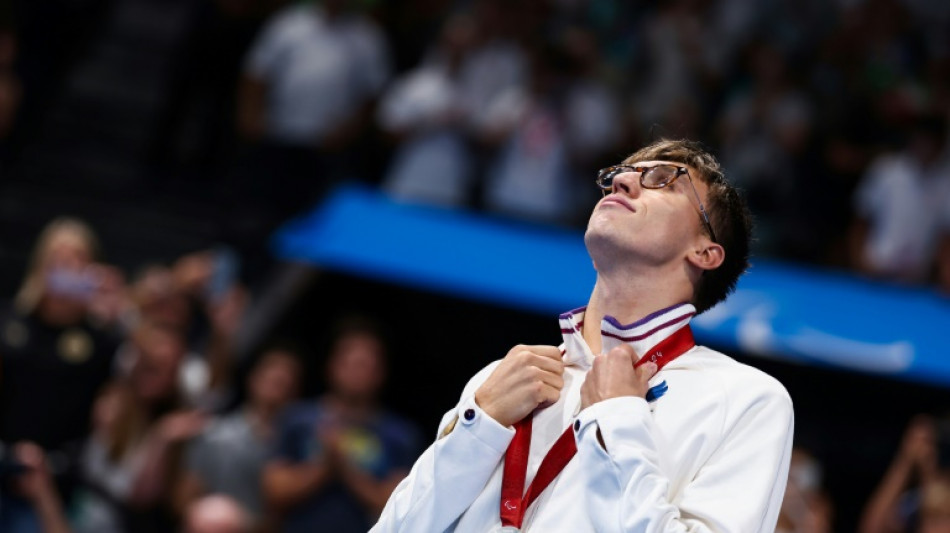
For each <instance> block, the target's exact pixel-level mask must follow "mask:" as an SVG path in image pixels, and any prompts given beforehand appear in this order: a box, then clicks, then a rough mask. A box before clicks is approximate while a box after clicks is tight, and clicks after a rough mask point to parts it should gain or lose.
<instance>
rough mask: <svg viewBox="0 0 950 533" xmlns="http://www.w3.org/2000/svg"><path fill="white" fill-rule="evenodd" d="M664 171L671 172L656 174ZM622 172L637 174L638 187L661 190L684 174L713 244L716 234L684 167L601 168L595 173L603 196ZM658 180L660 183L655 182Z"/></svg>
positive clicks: (691, 179) (625, 166)
mask: <svg viewBox="0 0 950 533" xmlns="http://www.w3.org/2000/svg"><path fill="white" fill-rule="evenodd" d="M660 169H665V170H672V172H669V173H668V174H666V175H665V176H664V173H661V172H656V171H657V170H660ZM624 172H639V173H640V186H641V187H643V188H645V189H662V188H663V187H666V186H667V185H669V184H670V183H673V182H674V181H676V178H678V177H680V176H682V175H683V174H686V178H687V179H688V180H689V186H690V188H692V189H693V194H694V195H695V196H696V203H697V204H699V214H700V216H702V218H703V224H704V225H705V226H706V231H708V232H709V238H710V239H712V241H713V242H717V241H716V232H714V231H713V228H712V224H711V223H710V222H709V215H707V214H706V208H705V207H704V206H703V201H702V200H700V199H699V191H697V190H696V185H694V184H693V177H692V176H691V175H690V174H689V169H688V168H686V167H680V166H676V165H655V166H651V167H645V166H636V165H613V166H610V167H607V168H602V169H600V170H598V171H597V180H596V182H597V186H598V187H600V188H601V190H602V191H603V193H604V195H605V196H606V195H607V191H609V190H612V189H613V188H614V177H616V176H617V175H619V174H623V173H624ZM657 179H659V180H660V181H657Z"/></svg>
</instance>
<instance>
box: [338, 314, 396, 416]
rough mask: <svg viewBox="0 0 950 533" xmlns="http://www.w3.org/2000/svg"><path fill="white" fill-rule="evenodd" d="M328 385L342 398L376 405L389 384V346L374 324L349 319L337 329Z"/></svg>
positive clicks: (355, 318) (352, 318) (343, 321)
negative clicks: (387, 375) (387, 382)
mask: <svg viewBox="0 0 950 533" xmlns="http://www.w3.org/2000/svg"><path fill="white" fill-rule="evenodd" d="M333 339H334V341H333V344H332V346H331V347H330V355H329V359H328V361H327V381H328V383H327V385H328V386H329V388H330V390H332V391H333V392H334V393H335V394H337V395H339V396H340V397H341V398H345V399H348V400H353V401H359V402H365V401H374V400H375V399H376V397H377V396H378V394H379V393H380V391H381V389H382V387H383V384H384V383H385V381H386V345H385V342H384V341H383V338H382V334H381V332H380V329H379V327H378V326H377V325H376V323H375V322H372V321H371V320H369V319H367V318H363V317H350V318H347V319H344V320H342V321H341V322H339V323H338V324H337V326H336V329H335V331H334V335H333Z"/></svg>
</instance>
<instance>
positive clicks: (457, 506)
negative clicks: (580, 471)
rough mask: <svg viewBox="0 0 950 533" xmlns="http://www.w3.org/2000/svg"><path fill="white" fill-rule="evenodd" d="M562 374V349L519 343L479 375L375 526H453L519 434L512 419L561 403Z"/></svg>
mask: <svg viewBox="0 0 950 533" xmlns="http://www.w3.org/2000/svg"><path fill="white" fill-rule="evenodd" d="M563 372H564V365H563V362H562V361H561V354H560V350H558V349H557V348H556V347H554V346H516V347H514V348H512V349H511V351H509V352H508V355H506V356H505V358H504V359H502V360H501V361H498V362H496V363H493V364H491V365H489V366H488V367H486V368H484V369H483V370H482V371H481V372H479V373H478V374H476V375H475V377H473V378H472V379H471V381H469V383H468V385H466V387H465V389H464V391H463V393H462V398H461V401H460V402H459V404H458V405H457V406H456V407H455V409H452V410H450V411H449V412H448V413H446V414H445V416H443V417H442V422H441V423H440V424H439V433H438V435H439V437H438V438H437V440H436V441H435V442H434V443H433V444H432V445H431V446H429V448H428V449H427V450H426V451H425V452H424V453H423V454H422V457H420V458H419V460H418V461H416V464H415V465H414V466H413V467H412V471H411V472H410V473H409V476H408V477H406V479H404V480H403V481H402V483H400V484H399V486H397V487H396V490H395V491H394V492H393V495H392V497H391V498H390V499H389V502H388V503H387V504H386V507H385V508H384V509H383V513H382V515H381V516H380V519H379V523H377V524H376V526H375V527H374V528H373V529H372V531H373V532H377V533H381V532H397V531H399V532H416V531H429V532H438V531H445V530H446V529H449V528H450V527H451V526H452V524H453V523H454V522H455V521H456V520H458V518H459V517H460V516H462V514H463V513H464V512H465V511H466V509H468V507H469V506H470V505H471V504H472V503H473V502H474V501H475V499H476V498H477V497H478V495H479V494H481V492H482V491H483V490H484V489H485V485H486V484H487V483H488V481H489V479H490V478H491V476H492V474H493V473H494V472H495V469H496V468H497V467H498V465H499V464H500V463H501V460H502V459H503V458H504V456H505V451H506V450H507V449H508V444H509V443H510V442H511V439H512V437H513V436H514V433H515V432H514V429H512V428H511V427H510V426H511V424H514V423H515V422H517V421H518V420H521V419H522V418H524V417H525V416H527V415H528V414H529V413H531V412H532V411H534V409H536V408H537V407H538V406H540V405H544V404H547V403H554V402H555V401H557V399H558V397H559V396H560V390H561V388H562V387H563V385H564V382H563V379H562V378H561V375H562V374H563ZM483 408H484V410H483Z"/></svg>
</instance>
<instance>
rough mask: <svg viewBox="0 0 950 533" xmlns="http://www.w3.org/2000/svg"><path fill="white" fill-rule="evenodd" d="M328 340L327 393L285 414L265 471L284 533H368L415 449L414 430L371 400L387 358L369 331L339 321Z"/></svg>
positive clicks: (268, 493)
mask: <svg viewBox="0 0 950 533" xmlns="http://www.w3.org/2000/svg"><path fill="white" fill-rule="evenodd" d="M334 338H335V341H334V343H333V345H332V348H331V351H330V356H329V360H328V361H327V380H328V383H327V386H328V390H327V392H326V394H324V395H323V396H322V397H321V398H320V399H318V400H317V401H316V402H313V403H310V404H306V405H301V406H299V407H296V408H294V409H292V410H291V411H289V412H288V414H287V416H286V417H285V420H284V423H283V425H282V426H281V428H280V431H279V435H278V440H277V442H278V444H277V450H276V455H275V457H274V459H273V460H272V461H271V462H270V463H268V465H267V466H266V467H265V470H264V478H263V483H264V494H265V496H266V497H267V499H268V500H269V502H270V503H271V504H272V505H273V506H274V507H275V508H276V509H278V510H279V511H281V512H282V514H283V527H282V531H284V532H286V533H295V532H305V531H306V532H309V531H316V530H322V531H333V532H336V533H348V532H365V531H367V530H368V529H369V527H370V526H371V525H372V523H373V521H374V520H375V519H376V517H377V516H378V515H379V513H380V511H382V509H383V506H384V505H385V504H386V500H387V498H389V495H390V493H391V492H392V490H393V489H394V488H395V487H396V485H397V484H398V483H399V482H400V481H401V480H402V478H403V477H405V476H406V474H408V472H409V467H410V466H411V465H412V462H413V461H414V460H415V458H416V455H417V454H418V452H419V450H420V447H419V442H420V441H419V438H418V435H417V432H416V429H415V428H414V427H413V426H412V425H411V424H409V423H408V422H406V421H405V420H403V419H402V418H400V417H397V416H395V415H392V414H390V413H387V412H386V411H384V410H383V409H382V408H381V407H380V406H379V404H378V403H377V401H378V399H379V393H380V390H381V387H382V386H383V383H384V381H385V378H386V361H385V346H384V345H383V341H382V339H381V337H380V336H379V334H378V333H377V330H376V329H375V326H372V325H370V324H369V323H366V322H361V321H351V322H344V323H343V324H341V325H340V327H339V330H338V332H337V334H336V335H335V336H334Z"/></svg>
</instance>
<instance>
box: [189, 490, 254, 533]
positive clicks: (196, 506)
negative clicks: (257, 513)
mask: <svg viewBox="0 0 950 533" xmlns="http://www.w3.org/2000/svg"><path fill="white" fill-rule="evenodd" d="M251 531H253V528H252V527H251V525H250V519H249V518H248V516H247V513H246V512H245V511H244V509H242V508H241V505H240V504H238V502H236V501H235V500H233V499H231V498H229V497H227V496H221V495H211V496H205V497H203V498H201V499H199V500H198V501H196V502H194V503H192V504H191V505H190V506H189V507H188V513H187V514H186V515H185V527H184V531H183V533H250V532H251Z"/></svg>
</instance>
